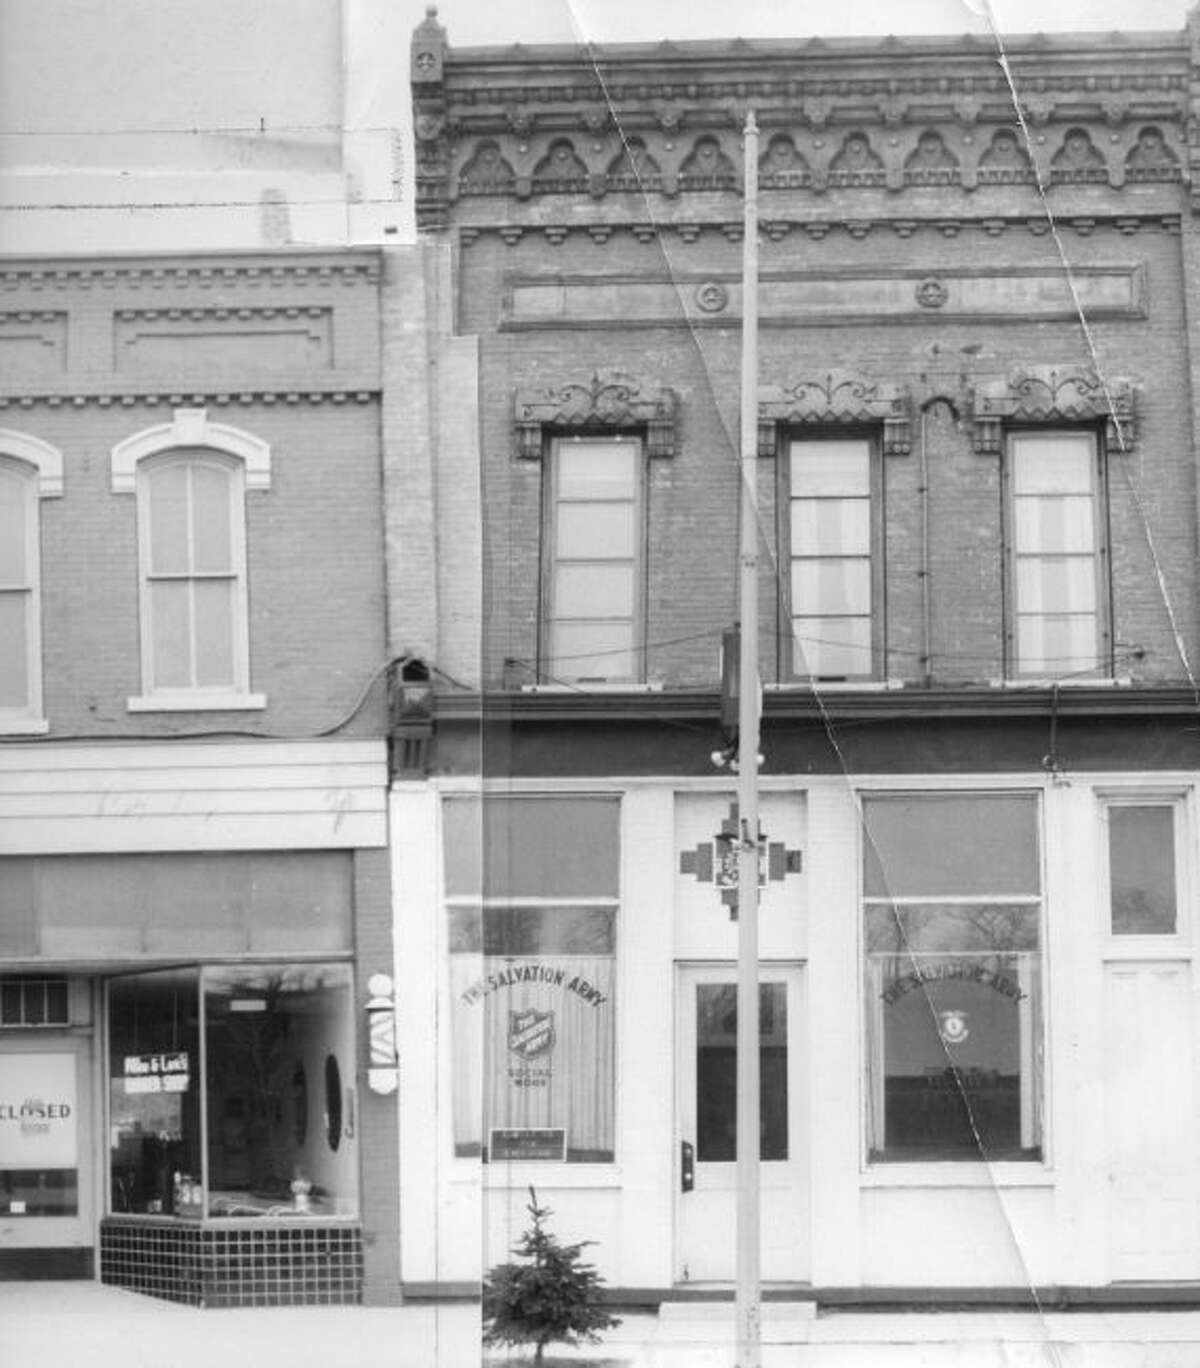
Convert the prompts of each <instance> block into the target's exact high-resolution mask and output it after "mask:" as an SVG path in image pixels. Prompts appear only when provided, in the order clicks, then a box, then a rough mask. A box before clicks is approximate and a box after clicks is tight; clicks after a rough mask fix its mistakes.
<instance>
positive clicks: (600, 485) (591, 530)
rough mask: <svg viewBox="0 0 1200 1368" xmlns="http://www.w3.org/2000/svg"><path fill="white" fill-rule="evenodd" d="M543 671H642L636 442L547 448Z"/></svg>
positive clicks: (563, 442)
mask: <svg viewBox="0 0 1200 1368" xmlns="http://www.w3.org/2000/svg"><path fill="white" fill-rule="evenodd" d="M551 462H552V464H551V468H550V472H549V477H550V494H549V513H550V517H549V523H550V525H549V528H548V529H547V533H548V535H547V545H548V548H549V555H548V565H547V575H546V590H547V602H546V610H545V622H546V632H545V646H544V656H543V664H544V668H543V674H544V675H546V676H548V677H549V678H550V679H551V680H564V681H571V682H576V683H592V682H597V683H598V682H603V683H632V682H636V681H637V680H639V679H640V678H641V676H642V651H641V649H640V648H641V633H642V613H641V601H642V593H643V586H642V565H643V560H644V552H643V538H642V523H643V519H644V514H643V494H642V488H643V465H644V457H643V453H642V442H641V440H640V439H639V438H637V437H632V436H630V437H620V436H617V437H603V438H594V437H588V438H561V439H559V440H557V441H555V442H554V444H553V451H552V454H551Z"/></svg>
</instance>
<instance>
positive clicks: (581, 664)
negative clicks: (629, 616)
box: [546, 621, 636, 681]
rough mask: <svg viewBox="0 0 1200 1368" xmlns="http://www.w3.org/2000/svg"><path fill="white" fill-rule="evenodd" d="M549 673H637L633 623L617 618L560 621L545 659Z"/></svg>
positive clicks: (614, 676) (613, 676)
mask: <svg viewBox="0 0 1200 1368" xmlns="http://www.w3.org/2000/svg"><path fill="white" fill-rule="evenodd" d="M546 664H547V670H548V672H549V674H550V675H552V676H556V677H561V678H564V679H576V680H581V681H585V680H589V679H595V680H621V679H633V678H635V677H636V670H635V664H634V653H633V624H632V623H630V622H620V621H594V622H584V621H577V622H569V621H568V622H559V623H557V624H556V625H555V630H554V636H553V639H552V641H551V655H550V659H549V660H548V661H547V662H546Z"/></svg>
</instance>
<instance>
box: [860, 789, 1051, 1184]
mask: <svg viewBox="0 0 1200 1368" xmlns="http://www.w3.org/2000/svg"><path fill="white" fill-rule="evenodd" d="M863 817H864V826H865V830H864V879H863V882H864V893H865V898H864V936H863V939H864V950H865V976H866V1044H867V1049H866V1071H867V1080H866V1081H867V1087H866V1095H867V1142H868V1152H869V1157H870V1159H871V1160H872V1161H888V1160H890V1161H902V1160H926V1161H928V1160H964V1159H965V1160H969V1159H978V1160H986V1161H995V1160H1011V1159H1040V1158H1041V1153H1042V1149H1041V1146H1042V1135H1041V1131H1042V1081H1043V1079H1042V1074H1043V1068H1042V1035H1043V1031H1042V990H1041V948H1040V922H1041V901H1040V877H1039V872H1038V870H1039V857H1038V840H1037V802H1036V799H1035V798H1034V797H1033V796H1032V795H1028V794H978V793H964V794H887V795H871V796H868V797H865V798H864V799H863Z"/></svg>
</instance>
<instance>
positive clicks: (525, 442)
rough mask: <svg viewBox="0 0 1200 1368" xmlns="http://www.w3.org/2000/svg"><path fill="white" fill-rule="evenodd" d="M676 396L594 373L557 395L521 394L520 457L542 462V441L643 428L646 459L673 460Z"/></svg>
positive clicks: (528, 391) (642, 383)
mask: <svg viewBox="0 0 1200 1368" xmlns="http://www.w3.org/2000/svg"><path fill="white" fill-rule="evenodd" d="M677 407H678V405H677V402H676V397H675V391H674V390H671V389H666V388H660V387H656V386H654V385H651V384H649V383H647V382H645V381H643V380H639V379H638V378H637V377H634V376H629V375H622V374H618V373H616V372H606V373H604V374H600V373H596V374H594V375H593V376H592V378H591V380H588V381H585V382H583V383H580V382H578V381H573V382H570V383H568V384H565V385H562V386H560V387H557V388H554V389H547V390H531V389H521V390H518V391H517V393H516V399H515V402H514V408H513V416H514V420H515V423H516V434H517V455H518V456H520V457H522V458H524V459H525V460H531V461H536V460H540V459H541V456H542V449H543V436H544V434H546V433H548V434H549V435H550V436H552V437H570V436H582V435H584V434H585V433H589V432H590V433H598V432H613V431H617V430H620V429H626V430H628V429H630V428H639V429H644V431H645V433H646V454H647V455H648V456H674V454H675V426H676V411H677Z"/></svg>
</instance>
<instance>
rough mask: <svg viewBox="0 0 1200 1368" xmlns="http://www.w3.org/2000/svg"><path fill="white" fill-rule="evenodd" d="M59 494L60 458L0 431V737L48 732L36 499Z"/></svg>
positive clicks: (30, 439)
mask: <svg viewBox="0 0 1200 1368" xmlns="http://www.w3.org/2000/svg"><path fill="white" fill-rule="evenodd" d="M61 493H62V455H61V454H60V453H59V452H58V451H56V450H55V449H54V448H53V447H51V446H49V445H47V444H46V443H45V442H41V441H39V440H38V439H37V438H34V437H28V436H25V435H24V434H22V433H16V432H0V733H5V732H7V733H10V734H12V733H35V732H44V731H46V730H47V725H48V724H47V723H46V721H45V717H44V713H43V705H42V582H41V517H40V504H39V500H40V499H42V498H45V497H49V496H52V495H57V494H61Z"/></svg>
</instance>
